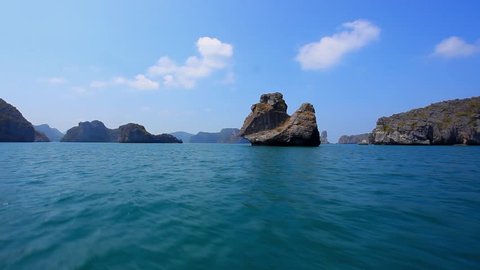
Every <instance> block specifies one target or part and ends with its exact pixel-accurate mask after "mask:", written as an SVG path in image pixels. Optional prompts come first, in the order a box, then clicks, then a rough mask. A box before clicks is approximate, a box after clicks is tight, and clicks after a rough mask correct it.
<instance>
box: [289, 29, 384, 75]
mask: <svg viewBox="0 0 480 270" xmlns="http://www.w3.org/2000/svg"><path fill="white" fill-rule="evenodd" d="M342 28H343V30H342V31H340V32H338V33H335V34H333V35H331V36H325V37H322V38H321V39H320V40H319V41H317V42H312V43H308V44H305V45H303V46H302V47H301V48H300V50H299V52H298V54H297V56H296V57H295V60H296V61H298V62H299V63H300V65H301V67H302V69H304V70H325V69H329V68H331V67H333V66H335V65H337V64H338V63H339V62H341V60H342V59H343V57H344V56H345V55H347V54H349V53H352V52H354V51H357V50H359V49H361V48H362V47H365V46H366V45H368V44H369V43H371V42H372V41H374V40H376V39H378V37H379V36H380V28H379V27H378V26H376V25H374V24H373V23H371V22H369V21H367V20H356V21H352V22H346V23H344V24H343V25H342Z"/></svg>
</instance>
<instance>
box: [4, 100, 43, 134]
mask: <svg viewBox="0 0 480 270" xmlns="http://www.w3.org/2000/svg"><path fill="white" fill-rule="evenodd" d="M33 141H35V129H34V128H33V126H32V124H31V123H30V122H28V121H27V119H25V118H24V117H23V115H22V113H20V111H19V110H17V108H15V107H14V106H12V105H10V104H8V103H7V102H6V101H4V100H3V99H1V98H0V142H33Z"/></svg>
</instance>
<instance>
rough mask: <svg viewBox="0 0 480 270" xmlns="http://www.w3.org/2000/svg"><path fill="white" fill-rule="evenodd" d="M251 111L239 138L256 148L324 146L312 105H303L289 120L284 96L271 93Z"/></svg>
mask: <svg viewBox="0 0 480 270" xmlns="http://www.w3.org/2000/svg"><path fill="white" fill-rule="evenodd" d="M251 110H252V112H251V113H250V114H249V115H248V116H247V118H246V119H245V121H244V123H243V127H242V128H241V129H240V134H239V135H240V136H242V137H244V138H246V139H247V140H248V141H250V143H251V144H252V145H271V146H318V145H320V134H319V132H318V128H317V121H316V118H315V109H314V108H313V105H312V104H310V103H304V104H302V106H300V108H299V109H298V110H297V111H296V112H295V113H294V114H293V115H292V116H289V115H288V114H287V104H286V103H285V101H284V100H283V95H282V94H281V93H271V94H264V95H262V96H261V97H260V102H259V103H257V104H254V105H252V107H251Z"/></svg>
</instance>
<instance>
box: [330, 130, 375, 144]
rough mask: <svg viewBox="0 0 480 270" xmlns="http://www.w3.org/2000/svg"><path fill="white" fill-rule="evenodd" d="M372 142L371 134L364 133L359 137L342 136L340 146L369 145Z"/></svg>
mask: <svg viewBox="0 0 480 270" xmlns="http://www.w3.org/2000/svg"><path fill="white" fill-rule="evenodd" d="M369 140H370V133H363V134H358V135H342V136H340V138H339V139H338V142H337V143H338V144H359V143H368V142H369Z"/></svg>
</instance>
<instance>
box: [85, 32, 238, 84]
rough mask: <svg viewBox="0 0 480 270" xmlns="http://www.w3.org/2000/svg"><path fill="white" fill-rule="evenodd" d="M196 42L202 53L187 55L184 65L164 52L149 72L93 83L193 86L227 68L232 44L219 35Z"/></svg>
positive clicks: (230, 78)
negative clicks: (130, 77) (222, 40)
mask: <svg viewBox="0 0 480 270" xmlns="http://www.w3.org/2000/svg"><path fill="white" fill-rule="evenodd" d="M196 46H197V50H198V52H199V54H200V56H190V57H188V58H187V59H186V60H185V63H184V64H183V65H178V64H177V63H175V61H173V60H172V59H170V58H169V57H168V56H163V57H161V58H160V59H159V60H158V61H157V63H156V64H155V65H153V66H151V67H149V68H148V71H147V74H138V75H136V76H135V77H134V78H133V79H127V78H125V77H115V78H113V79H111V80H108V81H92V82H91V83H90V87H91V88H109V87H116V86H122V85H123V86H128V87H131V88H135V89H140V90H155V89H159V88H160V87H161V86H165V87H170V88H193V87H195V84H196V82H197V80H199V79H201V78H205V77H208V76H210V75H211V74H212V73H213V72H215V71H217V70H221V69H224V68H226V67H227V66H228V64H229V61H230V59H231V57H232V56H233V46H232V45H230V44H228V43H223V42H221V41H220V40H218V39H216V38H211V37H201V38H199V39H198V40H197V43H196ZM230 73H231V74H230ZM234 78H235V77H234V74H233V72H229V73H228V74H227V77H226V79H228V80H229V82H230V83H233V81H234Z"/></svg>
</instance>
